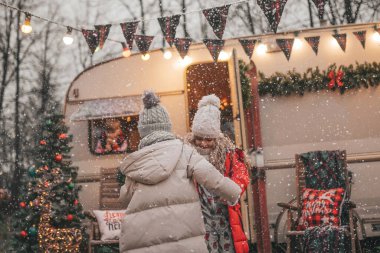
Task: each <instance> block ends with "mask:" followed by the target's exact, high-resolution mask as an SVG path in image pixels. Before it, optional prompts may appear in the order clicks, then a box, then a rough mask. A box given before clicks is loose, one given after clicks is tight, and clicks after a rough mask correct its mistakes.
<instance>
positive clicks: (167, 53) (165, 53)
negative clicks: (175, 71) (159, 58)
mask: <svg viewBox="0 0 380 253" xmlns="http://www.w3.org/2000/svg"><path fill="white" fill-rule="evenodd" d="M164 58H165V59H166V60H170V59H171V58H172V52H170V51H169V50H165V51H164Z"/></svg>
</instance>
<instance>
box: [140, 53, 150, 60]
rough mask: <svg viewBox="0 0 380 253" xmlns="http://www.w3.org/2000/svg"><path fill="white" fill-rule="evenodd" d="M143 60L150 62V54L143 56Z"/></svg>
mask: <svg viewBox="0 0 380 253" xmlns="http://www.w3.org/2000/svg"><path fill="white" fill-rule="evenodd" d="M141 59H142V60H143V61H147V60H149V59H150V54H143V55H141Z"/></svg>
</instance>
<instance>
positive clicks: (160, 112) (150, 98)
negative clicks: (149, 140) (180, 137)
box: [137, 91, 172, 138]
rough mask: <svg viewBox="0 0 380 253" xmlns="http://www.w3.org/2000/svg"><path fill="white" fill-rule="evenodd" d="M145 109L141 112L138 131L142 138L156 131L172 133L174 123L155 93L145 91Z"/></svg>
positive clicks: (143, 98)
mask: <svg viewBox="0 0 380 253" xmlns="http://www.w3.org/2000/svg"><path fill="white" fill-rule="evenodd" d="M142 100H143V103H144V109H143V110H142V111H141V112H140V115H139V123H138V126H137V127H138V130H139V134H140V137H141V138H144V137H145V136H147V135H148V134H151V133H152V132H154V131H166V132H171V130H172V123H171V122H170V118H169V114H168V112H167V111H166V109H165V107H163V106H161V105H160V99H159V97H158V96H157V95H156V94H155V93H154V92H153V91H144V94H143V96H142Z"/></svg>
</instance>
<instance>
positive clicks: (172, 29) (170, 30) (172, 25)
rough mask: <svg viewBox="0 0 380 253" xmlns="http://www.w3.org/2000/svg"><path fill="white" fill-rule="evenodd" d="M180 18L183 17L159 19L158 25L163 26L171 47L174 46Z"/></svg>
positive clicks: (163, 31) (162, 28)
mask: <svg viewBox="0 0 380 253" xmlns="http://www.w3.org/2000/svg"><path fill="white" fill-rule="evenodd" d="M180 18H181V15H174V16H170V17H161V18H158V23H159V24H160V26H161V31H162V33H163V34H164V37H165V39H166V41H167V42H168V44H169V45H170V46H172V45H173V43H174V38H175V34H176V30H177V26H178V24H179V19H180Z"/></svg>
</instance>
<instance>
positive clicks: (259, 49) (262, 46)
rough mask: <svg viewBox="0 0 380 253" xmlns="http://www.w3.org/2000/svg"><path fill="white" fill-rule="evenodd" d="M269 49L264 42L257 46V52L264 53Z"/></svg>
mask: <svg viewBox="0 0 380 253" xmlns="http://www.w3.org/2000/svg"><path fill="white" fill-rule="evenodd" d="M267 51H268V46H267V45H266V44H264V43H260V44H259V45H258V46H257V54H260V55H263V54H265V53H266V52H267Z"/></svg>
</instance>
